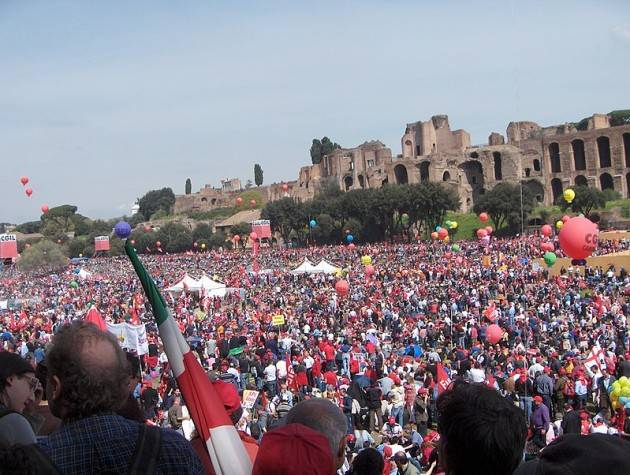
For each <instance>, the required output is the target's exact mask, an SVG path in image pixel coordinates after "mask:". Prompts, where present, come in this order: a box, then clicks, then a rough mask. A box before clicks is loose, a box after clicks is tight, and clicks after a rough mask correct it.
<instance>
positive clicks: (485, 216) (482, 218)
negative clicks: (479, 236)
mask: <svg viewBox="0 0 630 475" xmlns="http://www.w3.org/2000/svg"><path fill="white" fill-rule="evenodd" d="M488 218H489V216H488V213H479V220H480V221H482V222H484V223H485V222H486V221H488Z"/></svg>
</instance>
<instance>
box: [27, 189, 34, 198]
mask: <svg viewBox="0 0 630 475" xmlns="http://www.w3.org/2000/svg"><path fill="white" fill-rule="evenodd" d="M32 194H33V190H32V189H31V188H27V189H26V196H28V197H29V198H30V196H31V195H32Z"/></svg>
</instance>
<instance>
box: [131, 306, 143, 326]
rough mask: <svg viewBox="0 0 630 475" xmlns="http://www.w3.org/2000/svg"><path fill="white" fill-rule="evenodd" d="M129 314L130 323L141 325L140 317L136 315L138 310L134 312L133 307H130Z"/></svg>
mask: <svg viewBox="0 0 630 475" xmlns="http://www.w3.org/2000/svg"><path fill="white" fill-rule="evenodd" d="M129 313H130V314H131V323H132V324H133V325H141V324H142V322H141V321H140V318H139V317H138V312H136V309H135V308H133V307H132V308H131V312H129Z"/></svg>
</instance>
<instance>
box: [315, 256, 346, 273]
mask: <svg viewBox="0 0 630 475" xmlns="http://www.w3.org/2000/svg"><path fill="white" fill-rule="evenodd" d="M339 270H340V269H339V267H335V266H334V265H332V264H331V263H330V262H328V261H327V260H326V259H322V260H321V261H320V262H319V264H317V265H316V266H315V267H314V268H313V271H314V272H313V273H318V274H336V273H337V272H339Z"/></svg>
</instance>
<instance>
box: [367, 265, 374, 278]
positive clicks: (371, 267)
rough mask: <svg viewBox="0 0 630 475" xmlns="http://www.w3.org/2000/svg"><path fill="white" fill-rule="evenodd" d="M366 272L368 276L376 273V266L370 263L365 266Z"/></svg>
mask: <svg viewBox="0 0 630 475" xmlns="http://www.w3.org/2000/svg"><path fill="white" fill-rule="evenodd" d="M364 272H365V275H367V276H371V275H374V272H375V271H374V266H373V265H371V264H368V265H367V266H365V269H364Z"/></svg>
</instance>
